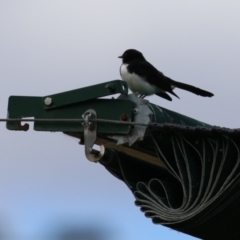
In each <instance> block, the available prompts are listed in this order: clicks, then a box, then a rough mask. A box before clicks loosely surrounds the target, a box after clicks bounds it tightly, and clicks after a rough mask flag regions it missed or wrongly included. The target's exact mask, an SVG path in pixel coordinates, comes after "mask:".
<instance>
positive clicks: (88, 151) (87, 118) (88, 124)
mask: <svg viewBox="0 0 240 240" xmlns="http://www.w3.org/2000/svg"><path fill="white" fill-rule="evenodd" d="M82 117H83V119H84V122H83V127H84V144H85V155H86V157H87V159H88V160H89V161H91V162H97V161H99V160H100V159H101V158H102V156H103V155H104V153H105V147H104V146H103V145H100V152H99V151H97V150H95V149H93V145H94V143H95V142H96V140H97V123H96V122H95V121H91V120H93V119H96V118H97V114H96V112H95V111H94V110H93V109H89V110H87V111H86V112H85V113H84V114H83V115H82Z"/></svg>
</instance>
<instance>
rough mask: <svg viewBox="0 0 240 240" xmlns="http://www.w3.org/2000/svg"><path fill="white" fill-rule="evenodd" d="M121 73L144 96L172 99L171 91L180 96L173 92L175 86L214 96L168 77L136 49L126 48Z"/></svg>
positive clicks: (133, 88)
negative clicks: (153, 95) (154, 95)
mask: <svg viewBox="0 0 240 240" xmlns="http://www.w3.org/2000/svg"><path fill="white" fill-rule="evenodd" d="M119 58H122V65H121V67H120V74H121V77H122V79H123V80H124V81H126V82H127V84H128V87H129V88H130V90H131V91H132V92H133V93H137V95H138V96H140V97H141V98H144V97H145V96H148V95H152V94H156V95H158V96H159V97H162V98H165V99H167V100H169V101H172V98H171V97H170V96H169V95H168V94H167V93H170V94H172V95H174V96H175V97H177V98H179V97H178V96H177V94H176V93H174V92H173V89H174V88H180V89H183V90H186V91H189V92H191V93H194V94H196V95H200V96H202V97H212V96H213V94H212V93H210V92H208V91H205V90H202V89H200V88H197V87H194V86H191V85H189V84H185V83H181V82H177V81H174V80H172V79H171V78H169V77H166V76H165V75H164V74H163V73H162V72H160V71H158V70H157V69H156V68H155V67H154V66H153V65H152V64H151V63H149V62H148V61H147V60H146V59H145V58H144V56H143V54H142V53H141V52H139V51H137V50H135V49H128V50H126V51H125V52H124V53H123V55H122V56H119Z"/></svg>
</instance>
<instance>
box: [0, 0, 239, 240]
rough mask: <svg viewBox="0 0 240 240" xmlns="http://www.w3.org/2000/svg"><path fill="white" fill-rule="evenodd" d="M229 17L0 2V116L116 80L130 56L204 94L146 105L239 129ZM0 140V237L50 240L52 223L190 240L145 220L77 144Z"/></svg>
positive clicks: (207, 4)
mask: <svg viewBox="0 0 240 240" xmlns="http://www.w3.org/2000/svg"><path fill="white" fill-rule="evenodd" d="M239 9H240V2H239V1H221V0H220V1H219V0H218V1H202V0H201V1H200V0H196V1H190V0H178V1H176V0H175V1H174V0H173V1H167V0H165V1H163V0H158V1H154V0H150V1H143V0H128V1H125V0H121V1H117V0H114V1H106V0H101V1H97V0H96V1H90V0H78V1H77V0H75V1H72V0H68V1H57V0H47V1H45V0H41V1H36V0H35V1H34V0H31V1H30V0H29V1H27V0H22V1H13V0H7V1H4V0H1V1H0V89H1V95H0V117H1V118H4V117H6V115H7V103H8V97H9V96H10V95H26V96H45V95H48V94H53V93H58V92H63V91H67V90H71V89H76V88H81V87H85V86H88V85H93V84H97V83H101V82H105V81H109V80H115V79H120V76H119V67H120V64H121V61H120V59H118V58H117V56H119V55H121V54H122V53H123V52H124V51H125V50H126V49H128V48H135V49H137V50H139V51H141V52H142V53H143V54H144V56H145V57H146V59H147V60H149V61H150V62H151V63H152V64H153V65H154V66H155V67H157V68H158V69H159V70H161V71H162V72H163V73H165V74H166V75H167V76H169V77H171V78H173V79H175V80H177V81H181V82H185V83H189V84H192V85H195V86H198V87H200V88H203V89H205V90H208V91H210V92H213V93H214V94H215V96H214V97H213V98H201V97H198V96H196V95H193V94H191V93H188V92H185V91H182V90H176V93H177V95H178V96H179V97H180V100H179V99H177V98H174V99H173V101H172V102H168V101H166V100H164V99H162V98H159V97H154V96H151V97H148V99H149V100H150V101H151V102H153V103H155V104H157V105H159V106H162V107H165V108H168V109H170V110H173V111H176V112H179V113H182V114H184V115H187V116H190V117H192V118H195V119H198V120H201V121H203V122H206V123H209V124H211V125H218V126H223V127H229V128H238V127H239V120H238V118H239V117H240V114H239V109H238V107H237V103H238V99H239V100H240V94H239V85H240V84H239V80H238V78H239V76H240V67H239V63H240V47H239V43H240V26H239V23H240V14H239ZM0 133H1V138H0V145H1V149H2V150H1V159H0V164H1V167H0V192H1V197H0V222H2V225H1V226H2V229H3V230H2V231H3V232H5V234H6V235H7V236H8V237H9V238H10V237H11V239H18V240H19V239H24V240H27V239H47V236H48V237H49V239H51V240H55V239H59V238H57V237H56V233H57V232H58V231H60V230H61V228H62V227H61V226H70V225H71V226H75V227H76V228H80V229H83V228H84V227H88V228H89V226H90V227H91V225H92V224H93V225H94V226H93V227H95V226H96V227H97V228H99V229H101V230H102V231H109V239H111V240H123V239H124V240H134V239H138V240H146V239H149V240H159V239H164V240H170V239H180V240H188V239H189V240H190V239H195V238H193V237H190V236H188V235H185V234H182V233H178V232H176V231H172V230H170V229H168V228H166V227H162V226H159V225H154V224H152V222H151V221H150V220H149V219H147V218H145V217H144V214H143V213H141V212H140V210H139V208H137V207H135V206H134V198H133V196H132V194H131V192H130V191H129V190H128V188H127V187H126V186H125V185H124V184H123V183H122V182H121V181H119V180H117V179H115V178H114V177H113V176H112V175H111V174H109V173H108V172H107V171H106V170H105V169H104V167H102V166H101V165H100V164H93V163H91V162H89V161H88V160H87V159H86V158H85V155H84V152H83V147H82V146H80V145H78V143H77V141H76V140H74V139H72V138H70V137H67V136H65V135H63V134H61V133H47V132H35V131H34V130H33V129H30V130H29V131H28V132H11V131H8V130H7V129H6V128H5V124H4V123H1V128H0ZM10 229H11V230H10ZM0 231H1V229H0ZM44 234H45V235H44ZM43 235H44V237H43ZM37 236H39V237H37ZM5 239H7V237H5V238H4V240H5ZM105 239H106V238H105Z"/></svg>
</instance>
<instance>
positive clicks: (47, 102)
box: [44, 97, 52, 106]
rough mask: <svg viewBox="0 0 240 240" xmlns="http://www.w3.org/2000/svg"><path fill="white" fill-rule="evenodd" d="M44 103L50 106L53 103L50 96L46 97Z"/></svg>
mask: <svg viewBox="0 0 240 240" xmlns="http://www.w3.org/2000/svg"><path fill="white" fill-rule="evenodd" d="M44 103H45V104H46V105H47V106H50V105H51V104H52V99H51V98H50V97H46V98H45V99H44Z"/></svg>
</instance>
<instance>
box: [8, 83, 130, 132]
mask: <svg viewBox="0 0 240 240" xmlns="http://www.w3.org/2000/svg"><path fill="white" fill-rule="evenodd" d="M127 93H128V87H127V84H126V83H125V82H124V81H120V80H115V81H110V82H105V83H101V84H98V85H94V86H90V87H86V88H81V89H76V90H72V91H68V92H63V93H58V94H53V95H49V96H47V97H46V96H45V97H30V96H10V97H9V102H8V118H9V119H22V118H28V117H34V118H36V119H82V115H83V114H84V113H85V112H86V111H87V110H88V109H94V110H95V111H96V112H97V115H98V118H104V119H109V120H121V119H122V116H124V119H126V120H128V121H131V119H132V108H133V103H132V102H131V101H130V100H123V99H97V98H99V97H105V96H109V95H113V94H127ZM28 128H29V125H28V124H25V125H21V123H20V121H12V122H10V121H9V122H7V129H9V130H24V131H27V130H28ZM34 129H35V130H38V131H61V132H65V131H66V132H83V131H84V129H83V126H82V124H81V123H80V122H79V123H78V122H57V121H56V122H38V121H36V122H35V123H34ZM129 129H130V128H129V126H127V125H119V126H117V127H116V126H114V125H111V126H109V124H107V123H98V133H106V134H113V133H114V134H116V133H117V134H120V133H121V134H126V133H128V132H129Z"/></svg>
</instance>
